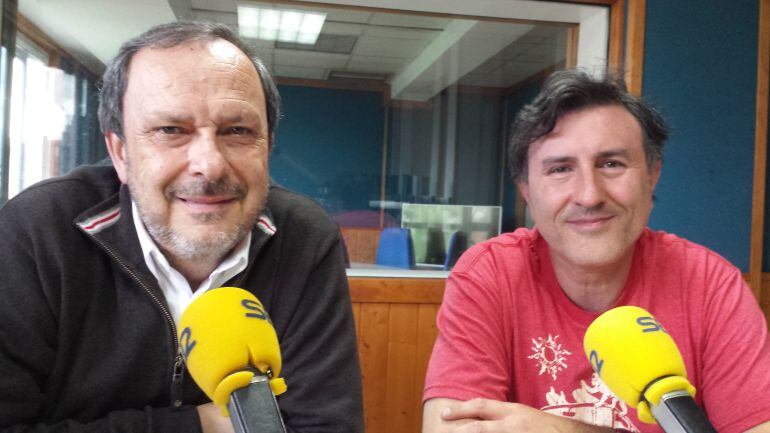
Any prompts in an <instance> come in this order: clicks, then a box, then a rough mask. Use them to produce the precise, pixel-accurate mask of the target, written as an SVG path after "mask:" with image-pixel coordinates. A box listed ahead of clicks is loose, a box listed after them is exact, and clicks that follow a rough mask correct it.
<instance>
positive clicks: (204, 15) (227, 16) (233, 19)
mask: <svg viewBox="0 0 770 433" xmlns="http://www.w3.org/2000/svg"><path fill="white" fill-rule="evenodd" d="M192 14H193V17H194V18H195V20H197V21H213V22H215V23H222V24H225V25H226V26H228V27H230V28H233V29H235V28H237V27H238V14H236V13H233V12H214V11H202V10H193V11H192Z"/></svg>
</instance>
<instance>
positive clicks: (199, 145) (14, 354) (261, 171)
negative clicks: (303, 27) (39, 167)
mask: <svg viewBox="0 0 770 433" xmlns="http://www.w3.org/2000/svg"><path fill="white" fill-rule="evenodd" d="M279 102H280V99H279V96H278V92H277V89H276V86H275V84H274V82H273V79H272V77H271V76H270V74H269V73H268V71H267V70H266V68H265V67H264V65H263V64H262V63H261V62H260V61H259V60H258V59H257V58H256V57H254V56H253V55H252V54H251V52H250V50H249V48H248V46H247V45H246V44H244V43H243V42H242V41H240V40H239V39H238V38H237V37H236V36H235V35H234V34H233V33H232V32H231V31H230V30H228V29H227V28H226V27H224V26H221V25H216V24H209V23H184V22H179V23H172V24H167V25H161V26H158V27H155V28H153V29H150V30H149V31H147V32H146V33H144V34H142V35H140V36H137V37H136V38H134V39H132V40H130V41H128V42H126V43H125V44H124V45H123V46H122V47H121V49H120V52H119V53H118V55H117V56H116V57H115V59H114V60H113V61H112V62H111V63H110V65H109V66H108V68H107V71H106V72H105V74H104V86H103V90H102V95H101V104H100V107H99V118H100V121H101V126H102V131H103V132H104V135H105V140H106V143H107V148H108V151H109V154H110V158H111V162H112V164H111V165H110V164H102V165H96V166H87V167H81V168H78V169H76V170H74V171H73V172H72V173H70V174H68V175H66V176H63V177H60V178H55V179H51V180H48V181H44V182H42V183H39V184H37V185H34V186H32V187H30V188H28V189H27V190H26V191H24V192H23V193H21V194H19V195H18V196H17V197H15V198H14V199H13V200H11V201H10V202H8V203H7V204H6V205H5V206H4V207H3V208H2V209H1V210H0V233H2V237H3V239H4V240H3V242H2V244H0V263H2V267H3V269H4V270H5V272H4V273H5V278H4V279H3V281H2V282H1V283H0V294H1V295H2V297H3V299H4V301H3V303H2V304H1V305H0V349H1V350H0V374H1V375H2V379H0V431H3V432H6V431H7V432H11V431H13V432H21V431H30V432H32V431H35V432H45V431H54V430H55V431H67V432H90V431H94V432H96V431H99V432H106V431H115V432H117V431H133V432H140V431H145V432H148V433H149V432H180V433H181V432H185V433H189V432H203V433H218V432H223V433H224V432H231V431H232V425H231V423H230V420H229V419H228V418H225V417H223V416H222V415H221V414H220V412H219V410H218V408H215V407H214V406H213V404H212V403H211V402H210V401H209V400H208V399H207V398H206V396H205V395H204V394H203V393H202V391H201V390H200V389H199V388H198V387H197V386H196V385H195V383H194V382H193V380H192V379H191V378H190V377H189V375H187V374H186V372H185V367H184V363H183V359H182V355H181V350H180V347H179V346H180V345H179V341H178V339H177V337H176V335H177V326H178V321H179V317H180V315H181V313H182V311H183V310H184V309H185V307H186V306H187V305H188V304H189V303H190V302H191V301H193V300H194V299H196V298H197V297H199V296H200V295H201V294H202V293H204V292H205V291H207V290H209V289H213V288H216V287H219V286H226V285H229V286H237V287H242V288H244V289H246V290H248V291H250V292H252V293H253V294H254V295H256V296H257V298H259V299H260V300H261V301H262V303H263V304H264V306H265V308H266V310H267V312H268V313H269V315H270V317H271V319H272V322H273V324H274V326H275V329H276V331H277V334H278V339H279V341H280V344H281V350H282V355H283V360H284V362H283V369H282V376H283V377H285V378H286V383H287V385H288V391H287V392H286V393H285V394H283V395H281V396H280V397H279V398H278V404H279V406H280V409H281V413H282V415H283V417H284V421H285V423H286V427H287V430H288V431H289V432H298V433H299V432H339V433H342V432H346V433H347V432H362V431H363V419H362V418H363V415H362V403H361V377H360V367H359V363H358V355H357V346H356V337H355V327H354V321H353V314H352V308H351V305H350V298H349V294H348V287H347V279H346V276H345V271H344V251H343V245H342V241H341V237H340V234H339V231H338V230H337V228H336V226H335V225H334V224H333V223H332V222H331V221H330V220H329V218H328V217H327V216H326V215H325V214H324V213H323V211H322V210H321V209H320V207H318V206H316V205H315V204H314V203H312V202H310V201H309V200H307V199H305V198H303V197H301V196H299V195H297V194H294V193H292V192H289V191H287V190H285V189H282V188H280V187H278V186H274V185H270V184H269V175H268V156H269V152H270V149H271V148H272V145H273V140H274V134H275V128H276V125H277V123H278V119H279V116H280V107H279Z"/></svg>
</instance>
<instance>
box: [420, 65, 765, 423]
mask: <svg viewBox="0 0 770 433" xmlns="http://www.w3.org/2000/svg"><path fill="white" fill-rule="evenodd" d="M666 137H667V131H666V126H665V124H664V122H663V120H662V119H661V117H660V116H659V115H658V114H657V113H656V112H655V111H654V110H653V109H652V108H650V107H649V106H647V105H646V104H645V103H644V102H643V101H642V100H641V99H640V98H638V97H636V96H634V95H632V94H629V93H628V92H627V91H626V90H625V87H624V85H623V84H622V82H621V81H620V80H619V79H617V78H615V77H612V76H607V77H604V78H601V79H597V78H594V77H591V76H590V75H588V74H587V73H585V72H582V71H576V70H573V71H561V72H557V73H554V74H552V75H551V77H549V79H548V80H547V81H546V83H545V84H544V87H543V89H542V91H541V93H540V94H539V95H538V96H537V97H536V98H535V100H534V101H533V102H532V103H531V104H530V105H527V106H526V107H524V108H523V109H522V110H521V112H520V113H519V114H518V116H517V119H516V121H515V123H514V126H513V135H512V138H511V142H510V147H509V162H510V166H511V171H512V175H513V178H514V180H515V181H516V184H517V186H518V188H519V190H520V191H521V194H522V196H523V197H524V200H525V201H526V203H527V206H528V209H529V211H530V213H531V216H532V219H533V221H534V223H535V228H534V229H532V230H529V229H519V230H516V231H515V232H513V233H507V234H504V235H501V236H499V237H497V238H494V239H491V240H489V241H487V242H485V243H482V244H478V245H476V246H474V247H473V248H471V249H470V250H469V251H467V252H466V253H465V254H464V255H463V257H462V258H461V259H460V261H459V262H458V263H457V265H456V266H455V268H454V270H453V272H452V274H451V276H450V277H449V279H448V281H447V284H446V292H445V294H444V301H443V303H442V306H441V309H440V312H439V316H438V327H439V336H438V339H437V341H436V345H435V346H434V349H433V355H432V357H431V361H430V365H429V367H428V374H427V378H426V385H425V393H424V400H425V406H424V429H423V431H424V432H425V433H437V432H442V433H444V432H446V433H449V432H451V433H462V432H477V433H479V432H524V431H533V432H535V431H536V432H567V431H569V432H604V431H606V432H611V431H632V432H645V433H648V432H649V433H651V432H660V431H662V430H661V429H660V427H658V426H657V425H652V424H642V423H640V422H639V421H638V420H637V417H636V408H635V407H628V406H627V405H626V404H625V403H623V402H622V401H621V400H619V399H618V398H617V397H616V396H615V395H614V394H613V393H612V391H610V390H609V389H608V388H607V386H606V385H605V384H604V383H603V382H602V381H601V379H600V378H599V376H597V375H596V374H595V373H594V372H593V369H592V368H591V365H590V363H589V361H588V359H586V357H585V355H584V354H583V336H584V334H585V331H586V328H587V327H588V325H589V324H591V322H592V321H593V320H594V319H595V318H596V317H598V316H599V315H600V314H601V313H602V312H604V311H606V310H609V309H610V308H613V307H616V306H620V305H636V306H640V307H642V308H644V309H646V310H648V311H649V312H651V313H652V314H653V315H654V316H655V317H656V318H657V319H658V320H659V321H660V323H662V324H664V325H665V326H666V330H667V331H668V332H669V333H670V335H671V336H672V338H673V339H674V341H675V342H676V343H677V344H678V346H679V348H680V350H681V352H682V356H683V358H684V362H685V364H686V367H687V372H688V375H689V379H690V380H691V381H692V382H693V384H694V385H695V387H696V388H697V389H698V393H697V394H696V401H697V403H698V404H700V405H701V407H703V409H704V410H705V412H706V414H707V416H708V417H709V419H710V420H711V422H712V423H713V424H714V426H715V427H716V429H717V431H719V432H722V433H724V432H727V433H738V432H744V431H751V432H770V400H769V399H767V395H768V393H770V340H768V333H767V326H766V323H765V319H764V316H763V315H762V312H761V310H760V309H759V307H758V305H757V302H756V300H755V299H754V297H753V295H752V294H751V292H750V290H749V289H748V287H747V285H746V283H745V282H744V281H743V279H742V276H741V273H740V271H739V270H738V269H736V268H735V267H734V266H732V265H730V264H729V263H728V262H727V261H725V260H724V259H723V258H721V257H720V256H718V255H717V254H716V253H714V252H712V251H709V250H707V249H706V248H704V247H702V246H699V245H696V244H693V243H691V242H688V241H686V240H684V239H682V238H678V237H676V236H674V235H671V234H667V233H664V232H656V231H652V230H650V229H649V228H647V227H646V225H647V220H648V218H649V215H650V212H651V211H652V206H653V191H654V190H655V185H656V183H657V182H658V178H659V176H660V170H661V163H662V151H663V143H664V141H665V140H666Z"/></svg>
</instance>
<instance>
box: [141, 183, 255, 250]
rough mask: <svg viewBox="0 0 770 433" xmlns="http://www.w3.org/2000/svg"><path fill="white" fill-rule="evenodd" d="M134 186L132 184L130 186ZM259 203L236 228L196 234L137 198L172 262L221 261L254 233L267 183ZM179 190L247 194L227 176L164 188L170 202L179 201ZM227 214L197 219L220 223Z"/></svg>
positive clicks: (240, 197) (148, 225)
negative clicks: (171, 223)
mask: <svg viewBox="0 0 770 433" xmlns="http://www.w3.org/2000/svg"><path fill="white" fill-rule="evenodd" d="M129 187H130V186H129ZM260 189H261V190H262V191H259V197H258V205H257V206H255V207H254V209H251V210H248V214H247V215H246V218H245V219H244V220H243V221H244V222H242V223H237V224H235V225H234V226H232V227H223V228H222V229H220V230H216V231H214V232H213V233H208V234H198V235H196V234H194V233H191V232H187V233H185V231H183V230H178V229H175V228H174V227H171V226H170V225H169V224H168V221H167V218H165V217H164V216H163V215H161V214H160V213H155V212H152V211H150V210H149V209H147V208H146V207H144V206H142V200H140V198H139V197H134V200H135V201H136V205H137V208H138V211H139V215H140V216H141V218H142V222H143V223H144V225H145V227H146V228H147V232H148V233H149V234H150V236H151V237H152V238H153V240H154V241H155V242H156V244H157V245H158V247H159V248H160V249H161V250H162V251H163V252H164V254H166V255H168V256H171V257H169V258H170V259H171V260H170V261H172V262H173V261H178V260H183V261H216V262H219V261H221V260H222V259H223V258H224V257H225V256H226V255H227V254H228V253H229V252H230V251H232V250H233V248H235V246H236V245H237V244H238V243H239V242H240V241H241V240H242V239H243V237H244V236H247V235H248V234H249V233H250V232H251V228H252V227H253V226H254V225H255V224H256V221H257V218H259V215H260V214H261V213H262V210H263V209H264V205H265V202H266V200H267V191H268V188H267V185H265V187H264V188H260ZM178 193H184V194H189V195H217V194H223V193H232V194H234V195H235V196H236V197H237V200H239V201H241V202H243V200H244V199H245V197H246V191H245V190H244V188H243V187H241V186H239V185H234V184H233V183H232V182H230V181H229V179H227V178H223V179H219V180H217V181H213V182H206V181H196V182H193V183H190V184H187V185H185V186H183V187H181V188H174V187H168V188H166V190H165V191H164V196H165V198H166V200H167V201H168V202H171V201H172V200H175V198H174V197H175V196H176V194H178ZM224 217H225V214H224V212H212V213H205V214H195V215H193V218H195V219H196V220H197V221H199V222H201V223H204V224H216V223H217V222H218V221H220V220H222V219H223V218H224Z"/></svg>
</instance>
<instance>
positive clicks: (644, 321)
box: [636, 316, 668, 334]
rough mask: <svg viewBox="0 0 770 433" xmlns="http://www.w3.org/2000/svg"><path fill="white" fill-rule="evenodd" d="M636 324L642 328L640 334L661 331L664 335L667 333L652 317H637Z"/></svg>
mask: <svg viewBox="0 0 770 433" xmlns="http://www.w3.org/2000/svg"><path fill="white" fill-rule="evenodd" d="M636 323H637V324H638V325H639V326H641V327H642V332H657V331H663V332H665V333H666V334H668V332H667V331H666V330H665V329H664V328H663V325H661V324H660V322H658V321H657V320H655V318H654V317H651V316H642V317H637V319H636Z"/></svg>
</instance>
